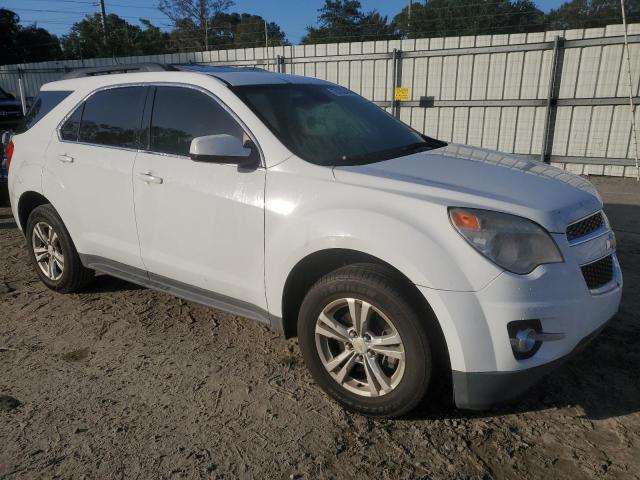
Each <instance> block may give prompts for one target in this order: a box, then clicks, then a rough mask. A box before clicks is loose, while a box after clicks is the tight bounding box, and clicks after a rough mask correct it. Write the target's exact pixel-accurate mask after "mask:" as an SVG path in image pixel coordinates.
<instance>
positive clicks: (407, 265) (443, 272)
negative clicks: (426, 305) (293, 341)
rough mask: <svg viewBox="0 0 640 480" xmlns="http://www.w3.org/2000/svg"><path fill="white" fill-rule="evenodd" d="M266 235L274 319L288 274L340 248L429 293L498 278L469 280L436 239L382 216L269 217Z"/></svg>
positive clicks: (347, 212) (331, 212)
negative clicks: (304, 262) (381, 264)
mask: <svg viewBox="0 0 640 480" xmlns="http://www.w3.org/2000/svg"><path fill="white" fill-rule="evenodd" d="M443 215H446V212H445V213H443ZM265 230H266V241H265V253H266V254H265V280H266V282H265V284H266V294H267V301H268V305H269V310H270V312H271V313H272V314H273V315H276V316H282V311H281V310H282V295H283V290H284V287H285V283H286V280H287V277H288V276H289V273H290V272H291V271H292V270H293V268H294V267H295V266H296V265H297V264H298V263H299V262H300V261H301V260H303V259H304V258H305V257H307V256H308V255H311V254H314V253H317V252H320V251H322V250H328V249H336V248H340V249H349V250H354V251H357V252H361V253H365V254H367V255H371V256H373V257H376V258H378V259H380V260H382V261H384V262H386V263H388V264H390V265H393V267H395V268H396V269H398V270H399V271H400V272H402V273H403V274H404V275H405V276H406V277H407V278H408V279H409V280H410V281H411V282H412V283H414V284H415V285H420V286H424V287H428V288H431V289H439V288H442V289H449V290H459V291H473V290H475V289H476V288H481V287H482V286H483V285H482V284H486V283H488V282H489V281H490V280H492V279H493V278H495V276H497V275H498V274H499V271H498V270H497V269H496V270H495V273H494V274H493V275H485V278H484V279H482V280H481V281H479V279H477V278H472V277H470V276H469V275H468V274H467V273H466V272H465V271H463V270H462V269H461V268H460V266H459V265H458V263H457V262H456V261H454V259H453V258H452V256H451V252H450V251H449V250H448V249H447V248H444V247H443V245H442V244H441V243H440V241H439V239H437V238H433V237H432V236H430V235H429V234H428V233H427V232H425V231H424V230H422V229H421V228H420V226H419V225H410V224H408V223H406V222H405V221H403V220H402V219H399V218H395V217H392V216H389V215H388V214H386V213H384V212H377V211H370V210H362V209H345V208H330V209H323V210H319V211H314V212H305V213H304V214H301V215H293V216H290V217H288V218H287V219H286V220H285V219H282V218H278V215H277V214H274V213H273V212H269V211H267V222H266V229H265ZM456 235H457V234H456ZM464 247H465V248H469V247H468V246H467V245H466V244H465V245H464ZM471 253H473V254H474V255H475V256H477V254H476V253H475V252H471Z"/></svg>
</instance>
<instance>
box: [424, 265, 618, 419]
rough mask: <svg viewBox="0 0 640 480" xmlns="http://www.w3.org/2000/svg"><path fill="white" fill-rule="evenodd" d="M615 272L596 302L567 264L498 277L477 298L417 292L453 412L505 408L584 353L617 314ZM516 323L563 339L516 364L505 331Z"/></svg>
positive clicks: (575, 268) (471, 294)
mask: <svg viewBox="0 0 640 480" xmlns="http://www.w3.org/2000/svg"><path fill="white" fill-rule="evenodd" d="M614 259H615V257H614ZM614 264H615V276H614V277H615V278H614V281H613V282H611V284H609V285H608V288H607V289H606V290H605V291H603V292H601V293H598V294H594V293H593V292H590V291H589V289H588V287H587V286H586V283H585V281H584V278H583V277H582V274H581V273H580V269H579V266H578V265H572V264H569V263H567V262H565V263H562V264H552V265H542V266H540V267H538V268H537V269H536V270H534V271H533V272H532V273H531V274H529V275H525V276H519V275H515V274H510V273H508V272H503V273H502V274H501V275H499V276H498V277H497V278H496V279H495V280H493V281H492V282H491V283H490V284H489V285H487V286H486V287H485V288H484V289H482V290H480V291H478V292H457V291H445V290H434V289H429V288H425V287H419V289H420V291H421V292H422V293H423V295H424V296H425V298H426V300H427V301H428V302H429V304H430V305H431V307H432V309H433V311H434V313H435V314H436V317H437V318H438V320H439V323H440V325H441V327H442V331H443V334H444V337H445V340H446V343H447V348H448V351H449V357H450V363H451V369H452V372H453V388H454V397H455V403H456V405H457V406H458V407H460V408H468V409H486V408H489V407H491V406H494V405H497V404H500V403H505V402H507V401H509V400H512V399H514V398H516V397H517V396H518V395H520V394H521V393H523V392H524V391H526V390H527V389H528V388H529V387H531V386H532V385H534V384H535V383H536V382H538V381H539V380H540V379H541V378H542V377H543V376H545V375H546V374H548V373H549V372H550V371H552V370H553V369H554V368H556V367H557V366H558V365H560V364H561V363H563V362H564V361H565V360H566V359H567V358H569V357H570V356H571V355H573V354H574V353H575V352H576V351H578V350H580V349H581V348H582V347H584V345H586V344H587V343H588V341H589V340H591V339H592V338H593V337H595V336H596V335H597V334H598V333H599V332H600V331H601V330H602V328H604V325H605V324H606V323H607V321H608V320H610V319H611V318H612V317H613V316H614V315H615V314H616V312H617V311H618V307H619V305H620V298H621V294H622V274H621V272H620V269H619V266H618V262H617V259H616V260H615V262H614ZM517 320H539V321H540V324H541V326H542V331H543V332H545V333H561V334H563V338H561V339H559V340H555V341H545V342H542V344H541V346H540V348H539V349H538V350H537V351H536V352H535V354H534V355H533V356H531V357H530V358H525V359H517V358H516V356H515V355H514V352H513V350H512V348H511V341H510V337H509V332H508V329H507V325H508V324H509V323H510V322H512V321H517Z"/></svg>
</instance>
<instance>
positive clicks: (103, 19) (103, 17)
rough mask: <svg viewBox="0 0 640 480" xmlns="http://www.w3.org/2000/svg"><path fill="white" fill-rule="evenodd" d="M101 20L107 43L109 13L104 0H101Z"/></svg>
mask: <svg viewBox="0 0 640 480" xmlns="http://www.w3.org/2000/svg"><path fill="white" fill-rule="evenodd" d="M100 22H101V23H102V39H103V40H104V44H105V45H106V44H107V13H106V11H105V8H104V0H100Z"/></svg>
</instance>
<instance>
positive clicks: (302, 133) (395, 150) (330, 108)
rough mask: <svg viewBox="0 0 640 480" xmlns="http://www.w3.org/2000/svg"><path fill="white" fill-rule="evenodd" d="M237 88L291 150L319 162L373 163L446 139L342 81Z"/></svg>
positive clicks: (337, 164)
mask: <svg viewBox="0 0 640 480" xmlns="http://www.w3.org/2000/svg"><path fill="white" fill-rule="evenodd" d="M234 91H235V92H236V94H237V95H238V96H239V97H240V98H241V99H242V100H243V101H244V102H245V103H246V104H247V105H248V106H249V108H251V109H252V110H253V112H254V113H255V114H256V115H258V117H260V119H261V120H262V121H263V122H264V123H265V124H266V125H267V127H269V129H270V130H271V131H272V132H273V133H274V134H275V135H276V136H277V137H278V139H279V140H280V141H281V142H282V143H283V144H284V145H285V146H286V147H287V148H288V149H289V150H291V151H292V152H293V153H295V154H296V155H298V156H299V157H300V158H302V159H304V160H307V161H309V162H312V163H316V164H319V165H327V166H341V165H357V164H365V163H373V162H377V161H381V160H387V159H390V158H394V157H400V156H403V155H409V154H411V153H415V152H418V151H424V150H430V149H433V148H440V147H443V146H444V145H446V144H445V143H444V142H440V141H438V140H434V139H431V138H428V137H425V136H423V135H421V134H420V133H418V132H416V131H415V130H413V129H412V128H410V127H408V126H407V125H405V124H404V123H402V122H400V121H399V120H397V119H395V118H394V117H392V116H391V115H389V114H388V113H386V112H384V111H383V110H382V109H380V108H379V107H378V106H376V105H375V104H373V103H371V102H370V101H368V100H366V99H364V98H363V97H361V96H360V95H357V94H355V93H353V92H351V91H350V90H347V89H346V88H343V87H339V86H337V85H326V84H322V85H320V84H307V85H291V84H286V85H281V84H277V85H249V86H238V87H235V88H234Z"/></svg>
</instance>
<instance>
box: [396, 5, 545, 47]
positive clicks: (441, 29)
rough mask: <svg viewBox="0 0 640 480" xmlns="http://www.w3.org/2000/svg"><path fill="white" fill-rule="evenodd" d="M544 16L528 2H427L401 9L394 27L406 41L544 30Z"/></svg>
mask: <svg viewBox="0 0 640 480" xmlns="http://www.w3.org/2000/svg"><path fill="white" fill-rule="evenodd" d="M544 20H545V18H544V13H543V12H542V11H541V10H540V9H538V8H537V7H536V5H535V3H533V2H532V1H530V0H517V1H510V0H498V1H496V0H465V1H464V2H459V1H457V0H428V1H426V2H425V3H424V4H415V5H413V8H412V11H411V22H409V18H408V10H407V8H404V9H403V10H402V11H401V12H400V13H399V14H398V15H396V17H395V18H394V20H393V21H394V24H395V25H397V28H398V29H399V30H400V32H402V34H403V35H404V36H406V37H409V38H418V37H443V36H455V35H483V34H496V33H519V32H532V31H539V30H544Z"/></svg>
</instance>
